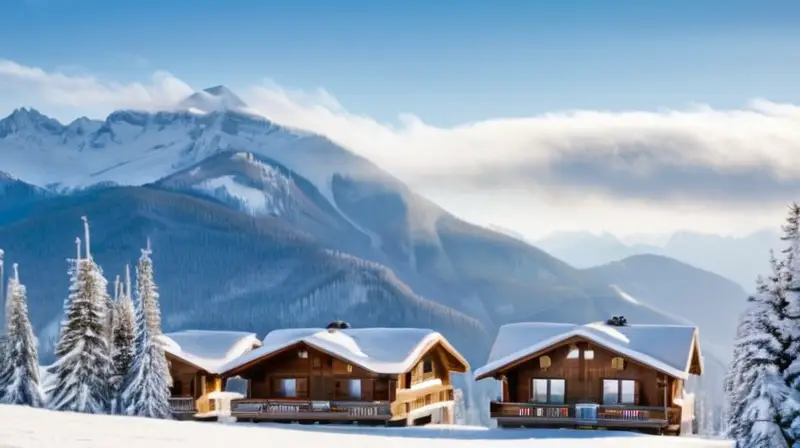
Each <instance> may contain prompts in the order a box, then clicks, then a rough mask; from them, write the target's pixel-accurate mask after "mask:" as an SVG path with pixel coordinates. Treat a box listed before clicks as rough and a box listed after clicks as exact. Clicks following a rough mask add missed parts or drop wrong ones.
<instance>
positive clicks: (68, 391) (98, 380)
mask: <svg viewBox="0 0 800 448" xmlns="http://www.w3.org/2000/svg"><path fill="white" fill-rule="evenodd" d="M84 229H85V233H86V257H85V258H81V257H80V252H79V253H78V258H77V260H76V266H75V269H74V270H73V278H72V282H71V283H72V284H71V286H70V295H69V296H68V298H67V300H66V309H65V312H64V315H65V317H64V320H63V321H62V324H61V333H60V335H59V341H58V343H57V344H56V350H55V354H56V357H57V360H56V362H55V363H54V364H53V365H52V366H51V367H50V373H51V375H52V378H53V379H52V381H51V383H50V384H49V385H48V388H49V391H48V395H49V398H50V400H49V407H50V408H52V409H55V410H63V411H74V412H85V413H93V414H99V413H105V412H106V411H108V409H109V400H110V390H109V379H110V376H111V371H112V363H111V356H110V349H109V343H108V340H107V339H106V330H107V319H106V312H107V308H108V307H107V298H106V297H107V295H108V291H107V290H106V288H107V282H106V281H105V278H103V276H102V271H100V270H99V266H97V264H96V263H94V261H93V260H92V255H91V251H90V246H89V226H88V222H87V221H86V219H85V218H84Z"/></svg>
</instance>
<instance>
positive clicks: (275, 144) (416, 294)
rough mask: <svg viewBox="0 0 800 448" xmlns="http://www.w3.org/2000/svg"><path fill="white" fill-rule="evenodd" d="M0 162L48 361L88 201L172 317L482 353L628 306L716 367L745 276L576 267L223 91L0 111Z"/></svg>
mask: <svg viewBox="0 0 800 448" xmlns="http://www.w3.org/2000/svg"><path fill="white" fill-rule="evenodd" d="M0 171H2V172H4V174H3V175H2V177H0V204H2V206H0V247H2V248H3V249H5V251H6V257H7V259H8V260H13V262H18V263H20V267H21V272H22V273H23V275H24V276H27V277H28V280H26V283H27V284H28V294H29V297H30V312H31V317H32V320H33V324H34V326H35V328H36V329H37V331H38V332H39V334H40V341H41V342H42V351H43V353H44V355H45V359H46V357H47V354H48V351H49V350H50V348H51V347H50V346H49V341H50V340H51V339H52V337H53V336H54V334H55V331H57V328H58V322H59V313H60V310H61V306H62V302H63V298H64V295H65V294H66V291H67V280H68V278H67V275H66V268H67V264H66V262H65V259H66V258H68V257H70V256H71V255H72V254H73V252H74V250H75V246H74V239H75V237H76V236H78V235H80V234H81V221H80V216H82V215H86V216H88V218H89V220H90V223H91V226H92V229H93V233H92V246H93V255H94V256H95V257H96V259H97V260H98V261H99V263H100V264H101V266H102V267H103V268H104V269H105V272H106V275H107V276H108V277H109V278H110V279H113V277H114V276H115V275H117V274H120V273H122V272H123V268H124V265H125V264H126V263H129V262H132V261H134V260H135V259H136V258H137V257H138V255H139V248H140V247H141V246H142V245H143V244H144V241H145V240H146V239H147V238H150V240H151V242H152V247H153V249H154V254H153V259H154V262H155V268H156V281H157V282H158V284H159V287H160V290H161V296H162V307H163V314H164V324H165V330H166V331H172V330H176V329H186V328H205V329H236V330H242V331H254V332H257V333H258V334H260V335H263V334H264V333H266V332H267V331H269V330H271V329H274V328H279V327H291V326H307V325H325V324H326V323H327V322H329V321H330V320H332V319H345V320H348V321H350V322H351V323H352V324H353V325H355V326H368V325H382V326H420V327H431V328H434V329H436V330H439V331H441V332H442V333H443V334H444V335H445V336H446V337H448V338H449V339H450V340H451V341H452V342H453V343H454V345H455V346H456V347H457V348H458V349H459V350H460V351H462V352H463V353H464V354H465V355H466V356H467V358H468V359H469V361H470V362H471V363H472V364H473V365H480V364H481V363H483V362H484V361H485V359H486V356H487V355H488V350H489V347H490V345H491V343H492V341H493V338H494V335H495V332H496V330H497V328H498V326H499V325H502V324H504V323H508V322H515V321H523V320H550V321H562V322H574V323H586V322H587V321H595V320H605V319H606V318H608V317H610V316H613V315H625V316H626V317H627V318H628V321H629V322H633V323H694V324H697V325H699V326H700V328H701V332H702V335H703V338H704V349H706V353H705V354H706V358H707V359H706V362H707V365H710V366H711V367H710V368H709V370H710V371H712V372H713V371H714V366H721V365H722V362H723V360H724V359H726V357H727V356H729V351H730V344H731V341H732V338H733V326H734V325H735V321H736V318H737V317H738V314H739V312H740V310H741V309H742V308H743V306H744V303H745V296H746V293H745V291H744V290H743V289H742V288H741V287H740V286H739V285H737V284H735V283H734V282H732V281H730V280H727V279H725V278H722V277H720V276H718V275H716V274H713V273H711V272H707V271H704V270H701V269H697V268H696V267H693V266H690V265H687V264H685V263H681V262H680V261H677V260H675V259H671V258H667V257H652V256H646V257H630V258H627V259H625V260H623V261H622V262H619V263H608V264H606V265H605V266H599V267H595V268H593V269H581V268H582V267H586V266H588V264H586V263H580V262H576V260H575V259H572V258H574V256H573V255H571V254H572V252H570V251H569V250H563V251H562V252H563V253H560V252H559V250H561V249H559V250H553V248H552V247H550V248H549V249H548V248H546V249H545V250H548V251H550V253H548V252H546V251H545V250H542V249H541V248H539V247H536V246H534V245H531V244H529V243H527V242H524V241H522V240H520V239H519V238H518V237H512V236H509V235H507V234H505V233H504V232H503V231H502V229H497V230H500V231H496V230H492V229H486V228H483V227H480V226H476V225H473V224H470V223H468V222H465V221H463V220H460V219H458V218H457V217H455V216H453V215H452V214H450V213H448V212H447V211H446V210H444V209H442V208H441V207H439V206H438V205H436V204H434V203H433V202H431V201H429V200H428V199H426V198H424V197H422V196H420V195H419V194H417V193H416V192H415V191H414V190H413V189H411V188H409V186H407V185H406V184H404V183H403V182H402V180H400V179H397V178H395V177H393V176H391V175H389V174H388V173H387V172H385V171H384V170H382V169H381V168H379V167H378V166H376V165H375V164H373V163H371V162H370V161H368V160H366V159H364V158H362V157H360V156H357V155H355V154H354V153H352V152H350V151H348V150H347V149H345V148H342V147H340V146H338V145H336V144H334V143H333V142H331V141H330V140H329V139H327V138H325V137H323V136H319V135H314V134H310V133H307V132H303V131H299V130H294V129H289V128H287V127H284V126H280V125H278V124H275V123H273V122H271V121H269V120H267V119H265V118H264V117H262V116H259V115H257V114H255V113H254V112H253V111H251V110H249V109H248V107H247V105H246V104H245V103H244V102H243V101H241V99H239V98H238V97H237V96H236V95H235V94H234V93H233V92H231V91H230V90H229V89H227V88H225V87H222V86H218V87H214V88H210V89H206V90H205V91H202V92H198V93H196V94H194V95H192V96H190V97H189V98H187V99H185V100H184V101H182V102H181V103H180V104H177V105H176V106H175V107H174V108H173V109H172V110H167V111H162V112H153V113H150V112H141V111H131V110H121V111H116V112H114V113H112V114H110V115H109V116H108V117H107V118H106V119H105V120H102V121H101V120H90V119H86V118H80V119H77V120H75V121H73V122H72V123H69V124H66V125H65V124H62V123H59V122H58V121H56V120H53V119H51V118H49V117H46V116H44V115H42V114H40V113H39V112H37V111H36V110H35V109H29V108H28V109H18V110H16V111H14V112H13V113H12V114H11V115H10V116H8V117H6V118H5V119H3V120H0ZM545 246H546V245H545ZM564 247H569V245H566V246H564ZM606 250H608V252H607V253H608V254H610V253H613V250H612V249H611V248H609V249H603V248H602V247H600V248H595V249H590V248H586V249H585V252H587V253H595V254H599V253H601V252H603V253H606V252H605V251H606ZM593 251H594V252H593ZM619 253H620V254H622V252H619ZM622 256H624V255H622ZM557 257H558V258H557ZM619 258H621V257H618V256H617V255H613V256H611V255H606V259H605V260H604V262H610V261H612V260H617V259H619ZM598 259H600V258H598ZM578 261H580V260H578ZM593 264H596V263H592V265H593Z"/></svg>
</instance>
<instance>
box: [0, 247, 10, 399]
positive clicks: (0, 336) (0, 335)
mask: <svg viewBox="0 0 800 448" xmlns="http://www.w3.org/2000/svg"><path fill="white" fill-rule="evenodd" d="M4 254H5V253H4V252H3V249H0V304H2V305H3V322H2V328H0V365H3V358H4V356H5V353H6V349H5V346H4V345H3V344H4V343H5V339H6V337H5V329H6V328H5V327H6V324H5V319H6V316H7V315H8V311H6V310H5V308H6V301H5V298H4V295H3V291H4V289H3V280H4V279H5V272H4V266H3V263H4V261H3V255H4ZM0 393H2V390H0Z"/></svg>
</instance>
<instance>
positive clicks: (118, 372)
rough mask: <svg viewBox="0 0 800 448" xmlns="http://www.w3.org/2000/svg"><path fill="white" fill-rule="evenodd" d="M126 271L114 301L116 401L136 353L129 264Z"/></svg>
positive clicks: (112, 380)
mask: <svg viewBox="0 0 800 448" xmlns="http://www.w3.org/2000/svg"><path fill="white" fill-rule="evenodd" d="M125 273H126V282H125V284H124V285H120V284H119V281H117V286H116V291H117V293H116V294H115V295H117V299H116V300H115V301H114V325H113V327H114V334H113V362H114V374H113V376H112V378H111V388H112V392H113V394H114V401H115V402H116V403H119V402H120V396H121V394H122V392H123V391H124V381H125V379H126V378H128V376H129V374H130V371H131V367H132V366H133V361H134V356H135V354H136V318H135V311H134V308H133V301H132V300H131V295H130V284H131V283H130V269H129V268H128V267H127V266H126V268H125ZM118 280H119V279H118ZM115 408H118V406H115ZM116 410H118V409H115V411H116Z"/></svg>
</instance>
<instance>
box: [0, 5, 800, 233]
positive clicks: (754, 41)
mask: <svg viewBox="0 0 800 448" xmlns="http://www.w3.org/2000/svg"><path fill="white" fill-rule="evenodd" d="M798 23H800V2H798V1H797V0H791V1H790V0H750V1H743V0H728V1H719V0H669V1H667V0H614V1H602V0H593V1H591V0H548V1H536V0H527V1H521V0H517V1H511V0H508V1H500V0H492V1H489V0H486V1H470V0H460V1H455V0H437V1H433V0H405V1H396V0H372V1H365V0H336V1H322V0H316V1H314V0H292V1H282V0H261V1H245V0H226V1H202V0H195V1H187V0H160V1H154V0H138V1H133V0H132V1H122V0H113V1H110V0H0V42H1V43H2V44H0V116H3V115H5V113H7V112H8V111H10V110H12V109H14V108H16V107H19V106H32V107H35V108H37V109H39V110H40V111H42V112H44V113H46V114H48V115H51V116H54V117H56V118H58V119H60V120H62V121H70V120H72V119H74V118H75V117H77V116H79V115H84V114H85V115H89V116H91V117H93V118H100V119H103V118H105V116H106V115H107V114H108V113H109V112H111V111H113V110H117V109H121V108H134V109H146V110H164V107H172V106H174V105H175V104H177V103H178V102H179V101H180V100H181V99H183V98H185V97H186V96H187V95H189V94H190V93H191V91H192V89H193V88H194V89H201V88H204V87H209V86H213V85H218V84H225V85H227V86H229V87H230V88H231V89H233V90H234V91H236V92H237V93H239V94H240V95H241V96H242V97H243V98H244V99H245V100H246V101H247V102H248V103H249V104H250V105H251V106H252V107H253V110H256V111H258V112H259V113H262V114H263V115H265V116H266V117H268V118H269V119H272V120H273V121H275V122H277V123H279V124H284V125H289V126H293V127H297V128H301V129H307V130H310V131H312V132H316V133H319V134H323V135H325V136H327V137H328V138H330V139H331V140H333V141H334V142H336V143H339V144H341V145H342V146H344V147H346V148H348V149H350V150H352V151H354V152H356V153H358V154H360V155H363V156H364V157H366V158H368V159H370V160H372V161H373V162H375V163H377V164H378V165H379V166H381V167H382V168H384V169H386V170H388V171H389V172H391V173H392V174H394V175H396V176H397V177H399V178H400V179H402V180H403V181H405V182H407V183H408V184H409V185H411V186H412V188H414V189H415V191H418V192H420V193H422V194H423V195H425V196H426V197H428V198H431V199H433V200H434V201H435V202H438V203H439V204H441V205H443V206H444V207H445V208H446V209H447V210H449V211H452V212H454V213H456V214H457V215H458V216H461V217H463V218H465V219H468V220H470V221H473V222H477V223H481V224H492V223H493V224H500V225H502V226H504V227H507V228H511V229H513V230H515V231H519V232H521V233H523V234H526V235H529V236H533V235H540V234H543V233H546V232H549V231H553V230H593V231H601V230H605V231H611V232H614V233H617V234H631V233H640V232H645V233H653V232H655V233H662V232H671V231H674V230H677V229H693V230H701V231H710V232H713V233H727V234H741V233H746V232H748V231H751V230H754V229H758V228H762V227H773V226H774V225H775V223H777V222H779V221H780V219H781V217H782V215H783V213H784V211H785V204H786V203H787V202H788V201H790V200H792V199H794V198H795V194H796V192H797V191H798V188H800V159H798V158H797V157H796V153H797V148H798V147H800V106H798V105H799V104H800V87H798V86H800V82H798V80H797V73H800V26H797V24H798ZM157 71H166V72H168V73H170V74H171V75H172V76H166V75H159V76H155V77H154V76H153V75H154V73H156V72H157ZM265 80H271V81H272V82H269V83H266V82H265ZM187 84H188V85H187ZM319 89H322V90H319ZM761 99H763V100H766V101H754V100H761ZM698 104H699V105H700V106H698ZM563 111H577V112H574V113H560V112H563ZM498 198H502V200H498ZM745 210H746V212H745ZM587 216H591V219H587ZM631 216H636V219H630V218H629V217H631Z"/></svg>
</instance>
